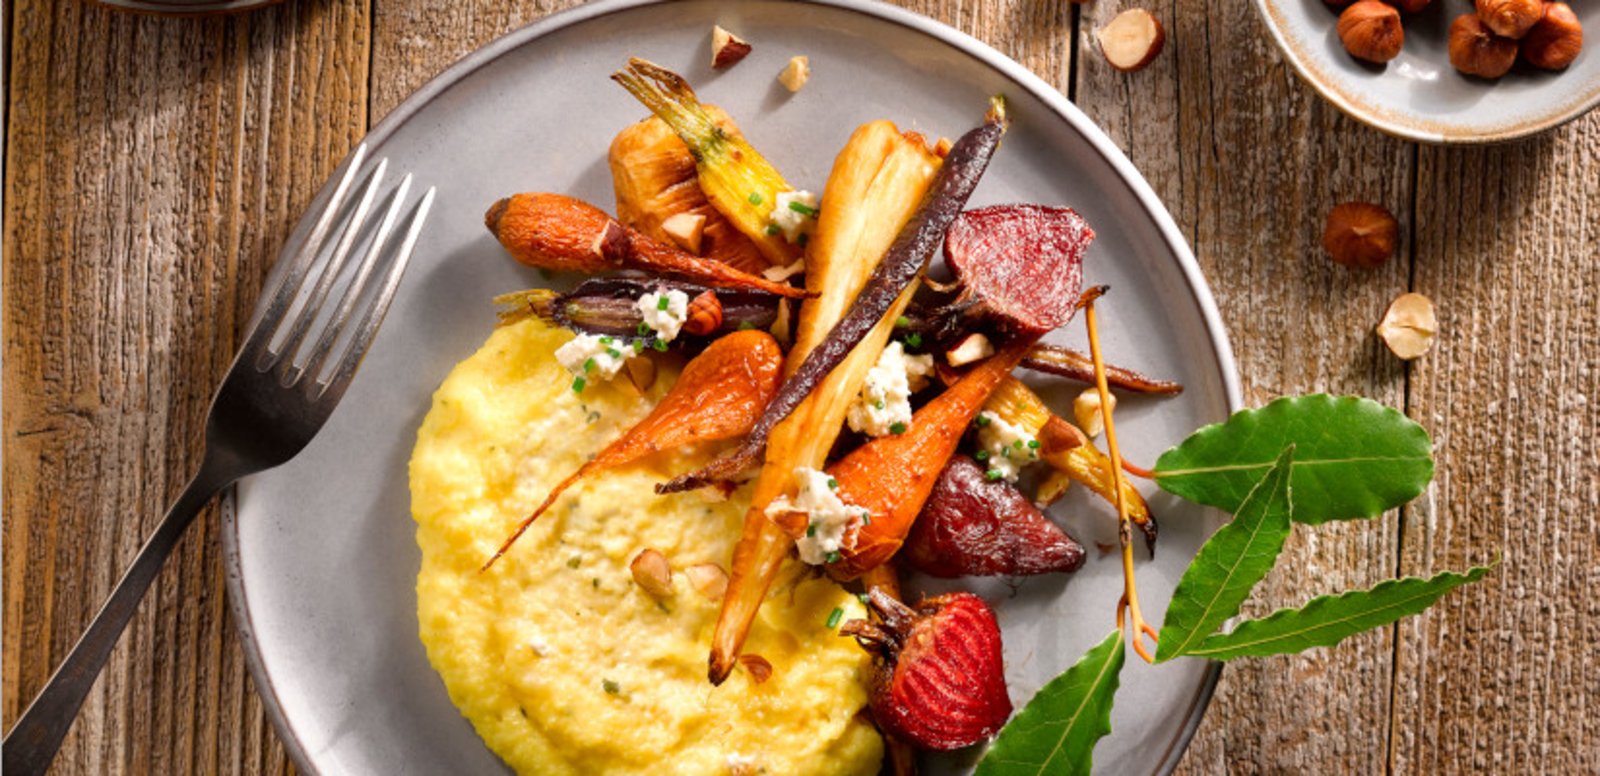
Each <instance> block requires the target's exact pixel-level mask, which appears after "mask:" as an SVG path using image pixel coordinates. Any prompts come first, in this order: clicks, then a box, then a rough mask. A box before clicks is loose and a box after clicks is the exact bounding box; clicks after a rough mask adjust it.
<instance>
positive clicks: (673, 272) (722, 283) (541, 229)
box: [483, 192, 806, 297]
mask: <svg viewBox="0 0 1600 776" xmlns="http://www.w3.org/2000/svg"><path fill="white" fill-rule="evenodd" d="M483 223H484V225H485V226H487V227H489V232H490V233H492V234H493V235H494V236H495V239H497V240H499V241H500V244H501V245H502V246H504V247H505V249H506V251H508V252H509V253H510V254H511V257H512V258H514V259H516V260H517V261H519V262H521V263H523V264H526V265H528V266H530V267H539V268H541V269H551V270H558V271H566V272H590V273H592V272H603V271H606V270H615V269H638V270H644V271H645V272H653V273H657V274H661V275H666V276H669V277H675V278H679V279H682V280H688V281H692V282H695V283H701V284H704V285H708V286H714V287H717V288H742V289H748V290H753V291H766V292H767V293H769V294H780V295H782V296H788V297H803V296H805V295H806V292H805V291H804V290H803V289H799V288H795V287H794V286H790V285H788V284H786V283H774V282H772V281H770V280H767V279H766V278H763V277H758V276H756V275H751V274H750V273H748V272H740V271H739V270H737V269H734V268H733V267H730V266H728V265H726V264H720V263H718V262H715V261H711V260H710V259H702V258H700V257H699V256H695V255H692V254H689V253H685V252H683V251H681V250H678V249H677V248H674V247H672V246H670V245H666V244H664V243H661V242H660V241H657V240H655V239H652V238H650V237H647V236H645V235H643V234H641V233H639V232H637V231H634V230H632V229H629V228H628V227H626V226H623V225H622V224H621V223H619V222H618V221H617V220H616V219H614V218H612V217H611V216H608V215H606V213H605V211H603V210H601V209H600V208H597V207H595V206H594V205H591V204H589V203H587V202H584V201H582V200H577V199H573V198H572V197H568V196H565V195H563V194H549V193H539V192H530V193H524V194H516V195H513V196H510V197H507V198H505V199H502V200H500V201H499V202H496V203H494V205H493V206H491V207H490V208H489V211H488V212H487V213H485V214H484V216H483Z"/></svg>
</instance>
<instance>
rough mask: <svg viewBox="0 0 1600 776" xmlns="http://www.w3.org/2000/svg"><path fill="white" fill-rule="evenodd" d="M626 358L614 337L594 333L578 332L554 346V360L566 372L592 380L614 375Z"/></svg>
mask: <svg viewBox="0 0 1600 776" xmlns="http://www.w3.org/2000/svg"><path fill="white" fill-rule="evenodd" d="M627 360H628V359H627V356H625V355H624V354H623V350H622V347H621V343H619V342H618V341H617V340H616V339H615V338H612V337H605V336H600V335H595V334H579V335H578V336H576V337H573V338H572V340H571V341H569V342H567V344H565V345H562V346H561V347H559V348H556V361H558V362H560V364H561V365H562V366H564V367H566V368H567V371H568V372H571V373H573V374H575V375H577V376H579V377H582V378H584V379H585V380H587V381H592V382H599V381H603V380H610V379H611V378H613V377H615V376H616V374H617V370H619V369H621V368H622V363H623V362H624V361H627Z"/></svg>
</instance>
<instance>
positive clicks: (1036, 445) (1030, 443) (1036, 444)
mask: <svg viewBox="0 0 1600 776" xmlns="http://www.w3.org/2000/svg"><path fill="white" fill-rule="evenodd" d="M1028 447H1031V448H1033V449H1035V450H1038V449H1039V440H1037V439H1030V440H1028Z"/></svg>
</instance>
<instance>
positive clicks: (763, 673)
mask: <svg viewBox="0 0 1600 776" xmlns="http://www.w3.org/2000/svg"><path fill="white" fill-rule="evenodd" d="M739 665H741V666H744V670H746V671H749V672H750V680H751V681H753V682H755V683H756V684H761V683H762V682H765V681H767V680H768V679H771V678H772V663H770V662H767V659H766V658H764V657H762V656H760V655H750V654H744V655H740V656H739Z"/></svg>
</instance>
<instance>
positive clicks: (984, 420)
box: [978, 415, 989, 428]
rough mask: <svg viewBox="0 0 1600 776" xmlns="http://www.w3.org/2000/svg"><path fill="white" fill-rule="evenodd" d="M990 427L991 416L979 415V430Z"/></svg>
mask: <svg viewBox="0 0 1600 776" xmlns="http://www.w3.org/2000/svg"><path fill="white" fill-rule="evenodd" d="M988 425H989V416H988V415H979V416H978V428H984V427H986V426H988Z"/></svg>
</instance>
